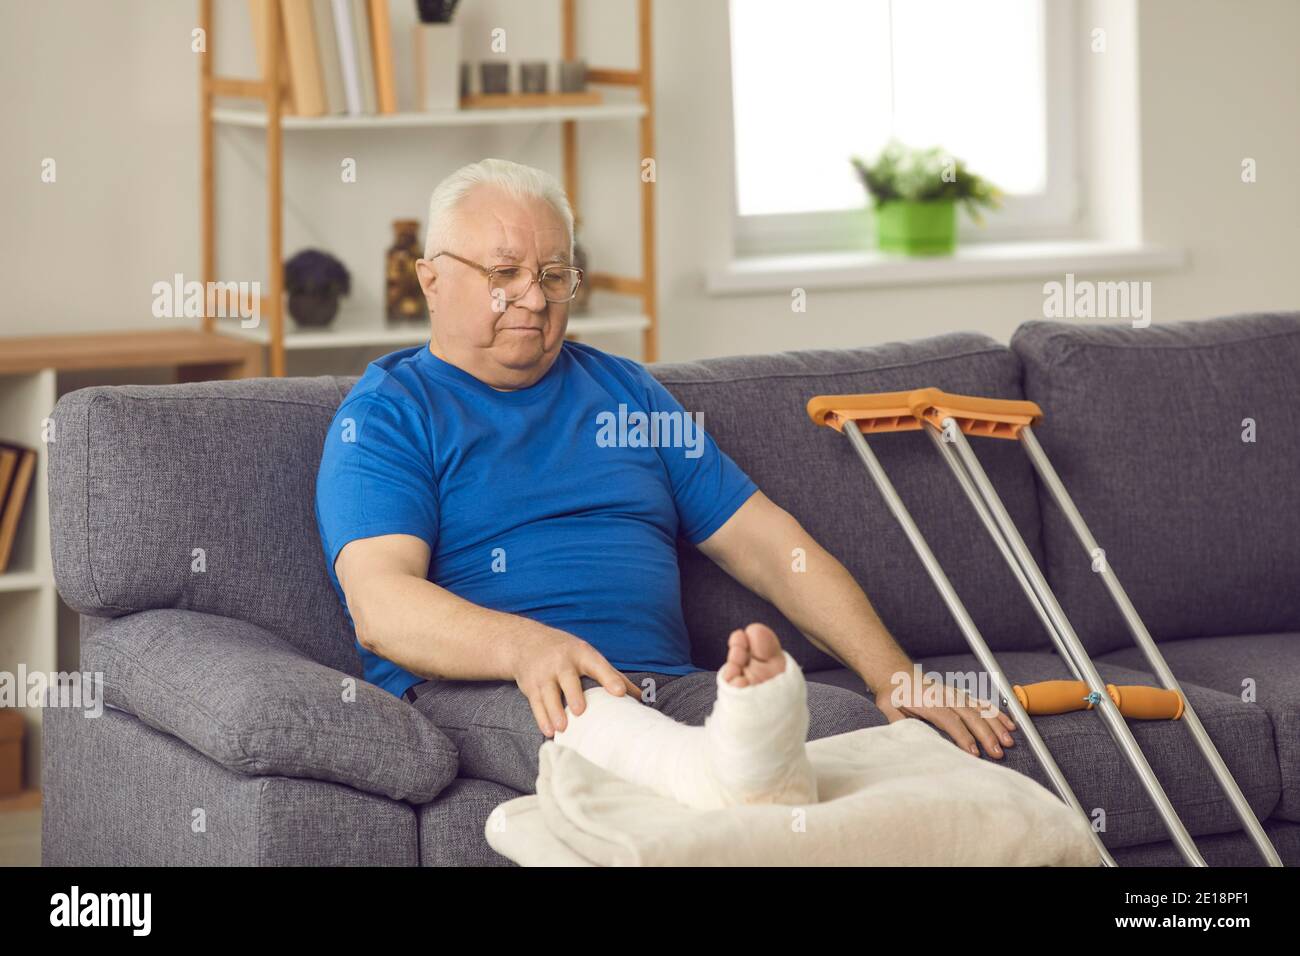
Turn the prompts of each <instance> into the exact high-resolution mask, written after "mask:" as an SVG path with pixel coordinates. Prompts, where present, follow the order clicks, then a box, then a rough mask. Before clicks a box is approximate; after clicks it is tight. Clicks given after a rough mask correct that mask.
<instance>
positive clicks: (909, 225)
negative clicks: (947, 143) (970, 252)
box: [850, 140, 1002, 255]
mask: <svg viewBox="0 0 1300 956" xmlns="http://www.w3.org/2000/svg"><path fill="white" fill-rule="evenodd" d="M850 162H851V163H852V164H853V168H854V169H855V170H856V171H857V174H858V178H860V179H861V180H862V184H863V186H865V187H866V189H867V192H868V193H869V194H870V195H871V200H872V204H873V205H874V207H875V212H876V240H877V244H878V245H879V247H880V249H881V250H882V251H885V252H901V253H905V254H907V255H943V254H947V253H951V252H952V251H953V249H954V248H956V245H957V205H958V203H960V204H961V205H962V206H963V207H964V208H965V209H966V212H967V214H969V215H970V217H971V219H972V220H974V221H975V222H976V223H978V224H983V222H984V220H983V217H981V216H980V212H979V210H980V207H981V206H986V207H990V208H996V207H998V206H999V205H1001V200H1002V193H1001V192H1000V191H999V190H998V188H997V187H996V186H994V185H993V184H992V183H990V182H988V181H987V180H985V179H983V178H981V177H979V176H976V175H975V174H974V173H972V172H971V171H970V170H968V169H967V168H966V165H965V164H964V163H963V162H962V161H961V160H960V159H956V158H955V157H953V156H951V155H949V154H948V153H947V152H945V151H944V150H942V149H940V148H939V147H937V146H936V147H932V148H930V149H914V148H911V147H908V146H904V145H903V144H902V143H900V142H898V140H890V142H889V143H888V144H887V145H886V146H885V148H884V149H883V150H881V152H880V155H879V156H877V157H876V159H875V161H874V162H872V163H870V164H867V163H865V162H864V161H863V160H862V159H860V158H859V157H857V156H854V157H852V158H851V159H850Z"/></svg>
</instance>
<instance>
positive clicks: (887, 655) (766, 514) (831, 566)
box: [699, 491, 1015, 757]
mask: <svg viewBox="0 0 1300 956" xmlns="http://www.w3.org/2000/svg"><path fill="white" fill-rule="evenodd" d="M796 548H798V549H802V566H803V567H804V568H806V570H804V571H797V570H795V566H796V564H795V563H796V560H797V559H798V553H797V552H796V551H795V549H796ZM699 549H700V551H701V552H703V553H704V554H705V555H707V556H708V557H709V558H711V559H712V560H713V561H715V562H716V563H717V564H718V565H719V567H721V568H722V569H723V570H724V571H726V572H727V573H728V574H730V575H731V576H732V577H733V578H735V579H736V580H737V581H739V582H740V583H741V584H743V585H745V586H746V587H748V588H749V589H750V590H751V591H753V592H754V593H755V594H757V595H759V596H760V597H762V598H764V599H765V600H767V601H769V602H770V603H772V604H774V605H776V607H778V608H779V609H780V610H781V613H782V614H784V615H785V616H786V617H787V618H789V620H790V622H791V623H792V624H794V626H795V627H797V628H798V629H799V630H800V632H802V633H803V635H804V636H805V637H807V638H808V640H809V641H811V642H812V643H813V645H815V646H816V647H818V648H820V649H821V650H823V651H825V652H826V653H827V654H830V655H831V656H832V657H834V658H836V659H837V660H839V661H840V662H841V663H842V664H844V665H845V666H847V667H849V668H851V669H852V670H853V671H854V672H856V673H857V674H858V675H859V676H860V677H861V678H862V679H863V680H864V681H865V682H866V684H867V687H869V688H870V689H871V692H872V693H873V694H874V695H875V698H876V705H877V707H879V708H880V709H881V711H883V712H885V713H886V715H888V716H890V717H891V719H892V718H893V716H894V714H897V711H896V710H895V709H894V708H893V706H892V705H891V704H890V703H889V699H890V694H891V691H892V689H893V687H894V679H895V675H896V674H903V675H907V678H908V680H910V675H911V672H912V661H911V659H910V658H909V657H908V656H907V654H906V653H905V652H904V651H903V649H902V648H901V647H900V646H899V645H898V642H897V641H895V640H894V637H893V635H891V634H890V633H889V630H888V628H886V627H885V625H884V622H882V621H881V620H880V617H879V615H878V614H876V610H875V608H874V607H872V606H871V602H870V601H869V600H868V599H867V596H866V594H864V593H863V591H862V588H860V587H858V583H857V582H856V581H855V580H853V576H852V575H850V574H849V572H848V571H847V570H846V569H845V568H844V566H843V565H842V564H840V562H839V561H837V560H835V558H834V557H833V556H832V555H831V554H830V553H829V552H828V551H826V550H825V549H824V548H823V547H822V546H821V545H819V544H818V543H817V542H816V541H815V540H814V539H813V537H812V536H811V535H810V534H808V532H807V531H805V530H804V528H803V526H802V525H800V524H799V522H798V521H796V520H795V519H794V517H793V516H792V515H791V514H790V513H789V512H787V511H786V510H785V509H783V508H780V507H778V506H777V505H776V504H774V503H773V502H772V501H771V499H769V498H768V497H767V496H766V495H765V494H763V493H762V492H761V491H758V492H755V493H754V494H753V495H751V496H750V498H749V499H748V500H747V501H746V502H745V503H744V504H743V505H741V506H740V508H739V509H737V511H736V513H735V514H733V515H732V516H731V517H730V518H729V519H728V520H727V522H726V523H725V524H723V525H722V527H721V528H719V529H718V530H717V531H715V532H714V533H713V534H712V535H710V536H709V537H708V538H706V539H705V540H704V541H702V542H701V543H700V544H699ZM746 623H749V622H737V625H738V626H742V627H743V626H744V624H746ZM904 686H909V685H907V684H905V685H904ZM918 690H919V688H918ZM950 690H951V689H950ZM956 703H958V704H959V706H954V707H941V708H937V709H934V708H924V707H919V706H918V707H910V706H909V707H907V708H906V709H907V710H908V711H910V712H914V713H915V714H916V715H917V716H920V717H923V718H925V719H926V720H929V721H930V722H931V723H933V724H935V725H936V726H938V727H939V728H940V729H941V730H943V731H944V732H945V733H947V734H948V735H949V736H950V737H951V738H952V739H953V741H954V742H955V743H957V744H958V745H959V746H961V747H964V748H965V749H967V750H969V749H971V746H972V745H973V744H974V743H975V738H978V739H979V741H980V743H981V744H982V745H983V747H984V749H985V750H986V751H988V752H989V753H990V754H991V755H993V756H995V757H1001V756H1002V751H1001V749H1000V748H999V746H998V738H1001V739H1002V741H1003V742H1004V743H1006V744H1008V745H1009V744H1011V743H1012V740H1011V737H1010V735H1009V734H1008V733H1007V731H1008V730H1010V729H1013V728H1014V726H1015V725H1014V724H1013V723H1012V722H1011V720H1010V718H1009V717H1006V715H1005V714H999V715H998V717H996V718H985V717H983V716H982V715H981V714H980V712H979V708H978V707H971V706H964V703H965V702H964V701H957V702H956ZM898 716H899V717H901V716H903V715H902V714H898Z"/></svg>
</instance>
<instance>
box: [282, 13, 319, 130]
mask: <svg viewBox="0 0 1300 956" xmlns="http://www.w3.org/2000/svg"><path fill="white" fill-rule="evenodd" d="M280 9H281V11H282V12H283V14H284V38H285V44H286V45H287V46H288V48H289V72H290V73H291V74H292V75H293V94H294V100H295V103H296V105H297V108H298V115H299V116H323V115H324V114H325V112H326V104H325V80H324V78H323V77H322V75H321V65H320V57H319V56H317V54H316V27H315V25H314V24H313V23H312V15H311V0H280Z"/></svg>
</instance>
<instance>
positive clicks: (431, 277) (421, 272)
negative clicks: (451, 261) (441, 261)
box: [415, 259, 438, 299]
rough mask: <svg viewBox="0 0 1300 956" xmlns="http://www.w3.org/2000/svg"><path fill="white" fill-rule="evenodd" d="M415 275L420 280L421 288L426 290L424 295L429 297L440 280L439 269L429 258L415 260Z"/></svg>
mask: <svg viewBox="0 0 1300 956" xmlns="http://www.w3.org/2000/svg"><path fill="white" fill-rule="evenodd" d="M415 275H416V276H417V277H418V278H419V280H420V288H421V289H423V290H424V297H425V298H426V299H427V298H429V296H431V295H433V287H434V285H435V284H436V283H437V281H438V269H437V267H436V266H434V264H433V263H432V262H430V261H429V260H428V259H416V260H415Z"/></svg>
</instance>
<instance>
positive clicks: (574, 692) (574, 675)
mask: <svg viewBox="0 0 1300 956" xmlns="http://www.w3.org/2000/svg"><path fill="white" fill-rule="evenodd" d="M560 688H561V689H562V690H563V691H564V700H565V702H566V703H568V705H569V711H570V713H572V714H573V716H574V717H577V716H578V715H579V714H581V713H582V712H583V711H584V710H586V709H587V698H586V697H585V696H584V695H583V693H582V681H581V680H580V679H579V677H578V672H577V671H565V672H564V673H563V674H561V675H560Z"/></svg>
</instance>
